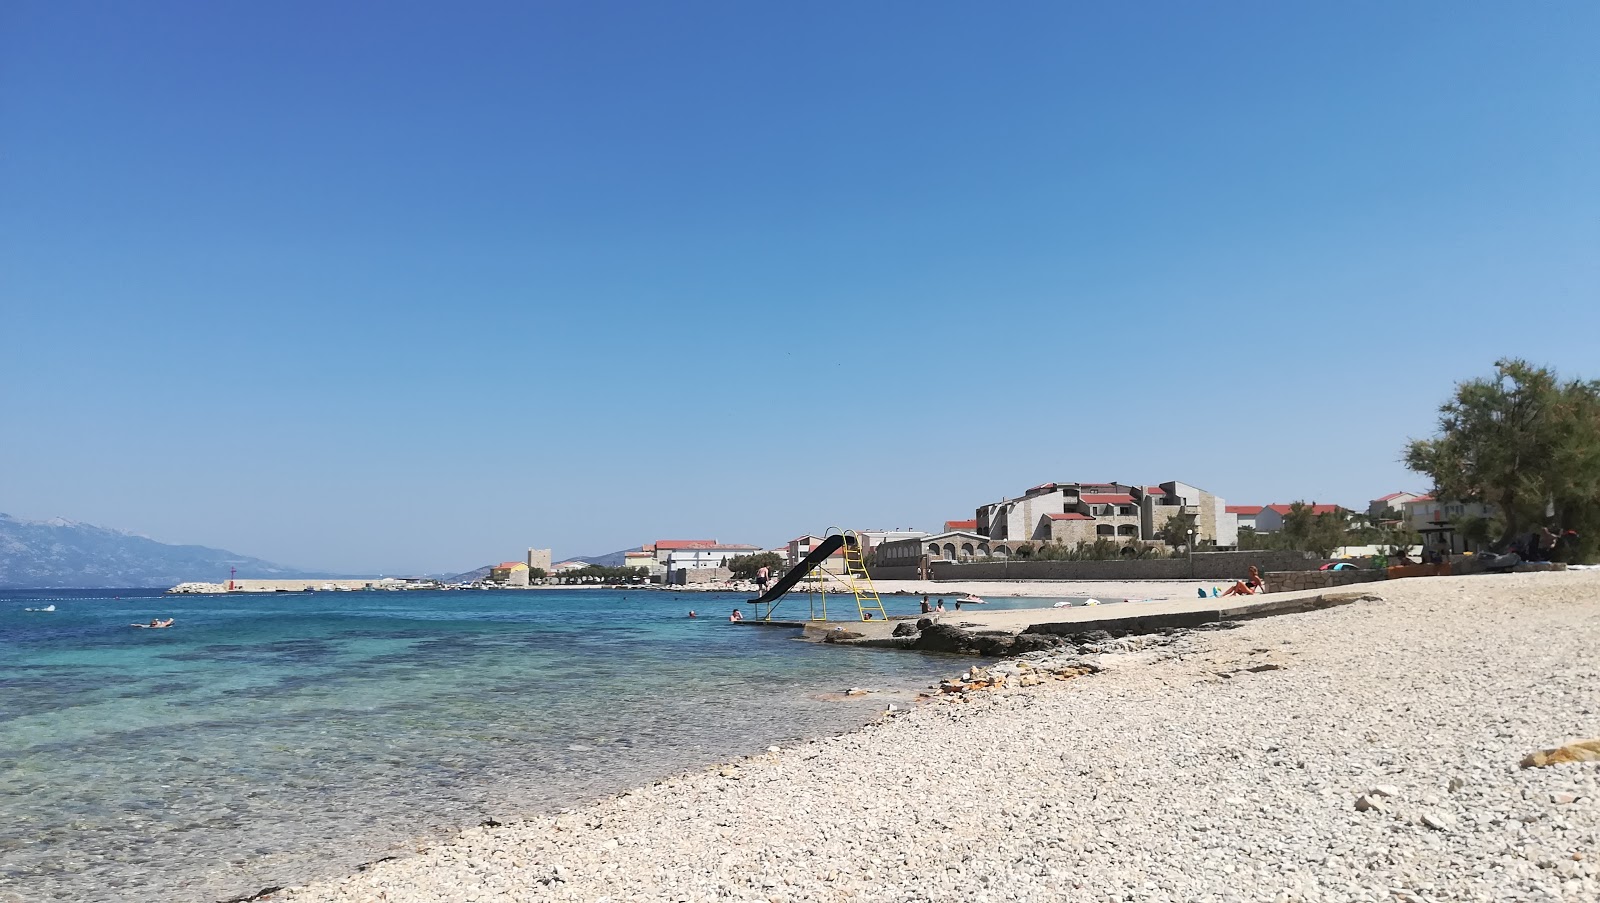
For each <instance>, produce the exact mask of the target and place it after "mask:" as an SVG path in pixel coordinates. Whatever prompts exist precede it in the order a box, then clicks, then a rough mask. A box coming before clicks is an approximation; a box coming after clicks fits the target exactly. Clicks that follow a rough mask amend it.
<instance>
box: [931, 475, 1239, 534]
mask: <svg viewBox="0 0 1600 903" xmlns="http://www.w3.org/2000/svg"><path fill="white" fill-rule="evenodd" d="M1174 517H1184V518H1188V519H1190V521H1191V522H1192V523H1193V525H1194V527H1195V530H1196V531H1197V533H1198V538H1199V539H1200V541H1202V542H1205V543H1207V544H1215V546H1216V547H1218V548H1232V547H1234V546H1235V545H1237V543H1238V519H1237V517H1236V516H1234V515H1233V514H1232V513H1231V512H1229V511H1227V510H1226V505H1225V504H1224V502H1223V500H1222V499H1221V498H1218V497H1217V496H1216V495H1214V494H1212V493H1209V492H1206V491H1205V490H1203V489H1200V488H1199V487H1196V486H1191V485H1189V484H1187V483H1179V482H1176V481H1174V482H1169V483H1162V484H1159V485H1154V486H1150V485H1144V484H1131V483H1116V482H1112V483H1063V482H1050V483H1040V484H1038V485H1036V486H1031V487H1029V488H1028V489H1027V490H1026V491H1025V492H1023V494H1022V496H1021V497H1020V498H1015V499H1001V500H1000V501H998V502H994V503H992V504H989V505H984V506H982V507H980V508H979V509H978V510H977V517H976V518H975V519H974V520H973V521H971V522H960V521H951V522H949V523H947V524H946V525H945V527H946V529H950V528H953V527H956V526H957V525H958V524H959V525H960V526H961V528H965V527H966V524H967V523H971V524H972V529H973V531H974V532H976V533H977V534H979V535H981V536H985V537H987V538H988V539H989V540H990V541H991V545H992V544H993V543H994V541H996V540H1009V541H1012V542H1017V541H1035V542H1058V543H1067V544H1073V543H1078V542H1094V541H1097V540H1105V539H1109V540H1113V541H1116V542H1120V543H1125V544H1129V545H1138V544H1153V543H1159V542H1162V541H1163V540H1162V538H1161V537H1162V535H1163V532H1164V528H1165V527H1166V525H1167V523H1168V521H1170V520H1171V519H1172V518H1174Z"/></svg>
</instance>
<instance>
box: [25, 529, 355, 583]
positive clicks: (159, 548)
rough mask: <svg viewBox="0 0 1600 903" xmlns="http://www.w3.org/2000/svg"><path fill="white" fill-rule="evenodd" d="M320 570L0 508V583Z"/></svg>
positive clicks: (213, 577) (178, 579)
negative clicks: (235, 570) (22, 517)
mask: <svg viewBox="0 0 1600 903" xmlns="http://www.w3.org/2000/svg"><path fill="white" fill-rule="evenodd" d="M230 567H232V568H238V569H239V576H240V577H284V578H289V577H314V576H324V575H320V574H309V573H307V572H304V571H296V570H293V569H290V568H286V567H284V566H282V565H278V564H273V563H272V562H270V561H262V560H261V559H259V558H250V557H247V556H244V555H239V554H235V553H233V552H229V551H226V550H224V549H209V548H206V547H205V546H174V545H168V544H166V543H164V542H156V541H155V540H153V539H148V538H146V537H143V536H135V535H133V534H131V533H124V532H122V531H121V530H108V529H106V528H105V527H96V526H94V525H93V524H80V523H75V522H73V521H69V520H61V519H55V520H49V521H25V520H18V519H16V518H14V517H12V516H10V515H9V514H0V588H4V589H32V588H46V587H56V588H64V587H84V588H94V587H121V586H171V585H173V584H176V583H182V582H184V581H187V580H201V581H212V582H221V581H224V580H227V579H228V569H229V568H230Z"/></svg>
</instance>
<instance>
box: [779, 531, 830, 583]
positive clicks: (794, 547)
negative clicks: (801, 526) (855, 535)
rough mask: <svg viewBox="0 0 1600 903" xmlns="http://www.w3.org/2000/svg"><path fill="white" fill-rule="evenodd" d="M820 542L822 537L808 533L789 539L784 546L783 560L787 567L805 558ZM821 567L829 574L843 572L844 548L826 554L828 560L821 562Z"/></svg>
mask: <svg viewBox="0 0 1600 903" xmlns="http://www.w3.org/2000/svg"><path fill="white" fill-rule="evenodd" d="M821 543H822V537H820V536H813V535H811V534H810V533H805V534H802V535H800V536H796V537H795V538H794V539H791V540H789V542H788V544H787V545H786V546H785V549H784V562H785V563H786V564H788V566H789V567H794V566H795V565H797V564H799V563H800V562H801V561H803V560H805V557H806V556H807V555H810V554H811V550H812V549H815V548H816V547H817V546H818V545H820V544H821ZM821 569H822V570H824V571H827V572H828V573H830V574H843V573H844V572H845V566H844V549H840V550H838V551H837V552H834V553H833V554H832V555H830V556H828V560H827V561H824V562H823V563H822V566H821Z"/></svg>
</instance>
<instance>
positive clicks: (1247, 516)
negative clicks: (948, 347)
mask: <svg viewBox="0 0 1600 903" xmlns="http://www.w3.org/2000/svg"><path fill="white" fill-rule="evenodd" d="M1262 507H1264V506H1262V505H1229V506H1228V507H1227V512H1228V513H1229V514H1231V515H1233V516H1234V517H1235V518H1236V519H1237V520H1238V522H1239V529H1241V530H1254V529H1255V528H1256V518H1257V517H1260V516H1261V509H1262Z"/></svg>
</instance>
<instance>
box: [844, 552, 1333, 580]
mask: <svg viewBox="0 0 1600 903" xmlns="http://www.w3.org/2000/svg"><path fill="white" fill-rule="evenodd" d="M1327 561H1328V559H1326V558H1317V557H1316V556H1314V555H1311V554H1310V553H1308V552H1197V553H1196V554H1195V556H1194V559H1193V560H1190V559H1188V558H1143V559H1134V560H1122V561H1019V560H1012V561H987V562H971V563H961V562H955V561H935V562H933V564H932V570H933V579H935V580H1243V579H1244V578H1245V576H1246V575H1247V574H1249V572H1250V568H1251V566H1252V565H1253V566H1254V567H1256V568H1257V569H1258V570H1260V571H1261V573H1263V574H1265V573H1267V572H1269V571H1316V570H1317V569H1318V568H1320V567H1322V565H1324V564H1326V563H1327ZM885 570H887V569H885ZM913 570H914V569H913ZM877 574H878V571H876V570H875V571H873V575H874V576H876V575H877ZM883 579H885V580H888V579H894V578H890V577H884V578H883Z"/></svg>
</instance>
